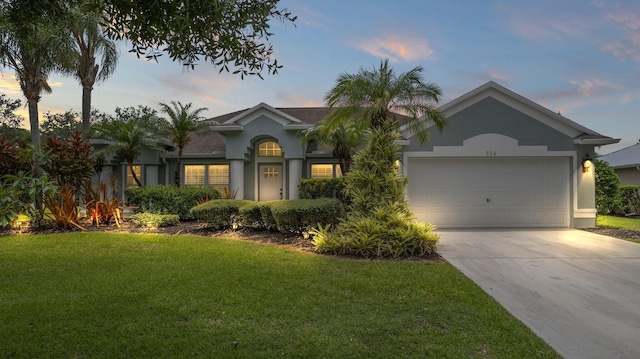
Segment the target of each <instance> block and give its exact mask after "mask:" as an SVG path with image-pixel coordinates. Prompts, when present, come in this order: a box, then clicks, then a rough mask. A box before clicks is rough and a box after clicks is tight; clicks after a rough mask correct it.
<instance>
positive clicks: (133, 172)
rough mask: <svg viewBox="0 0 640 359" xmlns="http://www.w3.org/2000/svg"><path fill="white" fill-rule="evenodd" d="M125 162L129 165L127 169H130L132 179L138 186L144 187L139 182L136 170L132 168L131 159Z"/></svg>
mask: <svg viewBox="0 0 640 359" xmlns="http://www.w3.org/2000/svg"><path fill="white" fill-rule="evenodd" d="M127 164H128V166H129V171H131V175H132V176H133V180H134V181H136V184H137V185H138V187H144V186H143V185H142V183H141V182H140V179H139V178H138V176H137V175H136V172H135V171H134V170H133V161H131V162H129V161H127ZM125 186H126V184H125Z"/></svg>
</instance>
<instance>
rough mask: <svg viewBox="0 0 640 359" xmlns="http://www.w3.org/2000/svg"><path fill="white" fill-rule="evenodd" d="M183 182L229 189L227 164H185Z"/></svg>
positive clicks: (190, 184) (186, 184) (187, 184)
mask: <svg viewBox="0 0 640 359" xmlns="http://www.w3.org/2000/svg"><path fill="white" fill-rule="evenodd" d="M184 184H185V186H211V187H215V188H217V189H223V188H226V189H229V165H227V164H223V165H185V166H184Z"/></svg>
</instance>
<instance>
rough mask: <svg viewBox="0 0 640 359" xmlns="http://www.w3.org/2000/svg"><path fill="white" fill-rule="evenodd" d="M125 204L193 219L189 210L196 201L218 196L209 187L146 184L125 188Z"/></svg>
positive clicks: (157, 212) (139, 208)
mask: <svg viewBox="0 0 640 359" xmlns="http://www.w3.org/2000/svg"><path fill="white" fill-rule="evenodd" d="M125 196H126V198H127V202H126V203H127V205H128V206H132V207H138V208H137V211H138V212H149V213H155V214H177V215H178V216H179V217H180V219H181V220H185V219H193V218H194V217H193V216H192V215H191V213H190V210H191V208H193V207H194V206H195V205H197V203H198V201H204V200H207V199H216V198H220V193H219V192H218V191H217V190H216V189H215V188H211V187H180V188H177V187H173V186H165V185H158V186H148V187H138V188H129V189H127V190H125Z"/></svg>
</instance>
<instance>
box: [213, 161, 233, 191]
mask: <svg viewBox="0 0 640 359" xmlns="http://www.w3.org/2000/svg"><path fill="white" fill-rule="evenodd" d="M208 173H209V186H212V187H215V188H217V189H227V190H228V189H229V165H209V169H208Z"/></svg>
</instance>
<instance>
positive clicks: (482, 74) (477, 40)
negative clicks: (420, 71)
mask: <svg viewBox="0 0 640 359" xmlns="http://www.w3.org/2000/svg"><path fill="white" fill-rule="evenodd" d="M280 7H285V8H288V9H289V10H290V11H291V12H292V13H293V14H294V15H297V16H298V20H297V21H296V23H295V24H296V25H295V26H293V25H291V24H282V23H279V22H277V21H275V22H273V27H272V30H273V32H274V33H275V35H274V36H273V37H271V39H270V40H271V42H272V44H273V45H274V48H275V55H276V58H277V59H278V62H279V63H281V64H282V65H284V68H283V69H281V70H280V72H279V74H277V75H275V76H270V75H265V76H264V80H260V79H258V78H245V79H244V80H241V79H240V77H239V76H236V75H231V74H227V73H222V74H219V73H218V69H217V68H215V67H214V66H213V65H211V64H207V63H202V64H199V65H198V66H196V69H195V70H193V71H184V70H183V68H182V66H181V65H180V64H177V63H172V62H171V61H170V59H169V58H168V57H167V56H163V57H161V58H160V61H159V63H155V62H147V61H145V60H142V59H137V58H136V57H135V55H132V54H131V53H128V52H127V50H128V49H129V47H128V44H126V43H122V46H121V57H120V63H119V66H118V69H117V71H116V73H115V75H114V76H112V77H111V78H110V79H109V80H107V81H106V82H104V83H101V84H98V85H97V86H95V87H94V91H93V106H94V107H95V108H97V109H99V110H100V111H102V112H107V113H113V111H114V109H115V108H116V107H117V106H120V107H126V106H136V105H146V106H150V107H153V108H156V109H158V108H159V106H158V103H159V102H169V101H172V100H176V101H181V102H182V103H188V102H193V105H194V106H195V107H207V108H208V111H206V112H204V114H205V115H207V116H217V115H221V114H225V113H228V112H232V111H237V110H241V109H244V108H249V107H253V106H255V105H257V104H258V103H260V102H265V103H267V104H269V105H271V106H274V107H301V106H323V105H324V102H323V98H324V94H325V93H326V92H327V91H328V90H329V89H330V88H331V87H332V86H333V84H334V83H335V80H336V78H337V77H338V75H340V74H341V73H343V72H346V73H355V72H357V71H358V69H359V68H360V67H361V66H364V67H367V68H372V67H374V66H377V65H379V63H380V60H381V59H385V58H388V59H389V60H390V61H391V64H392V66H393V67H394V68H395V69H396V71H397V72H404V71H408V70H410V69H412V68H414V67H416V66H422V67H424V69H425V73H424V76H425V79H427V80H428V81H432V82H435V83H437V84H438V85H439V86H440V87H441V88H442V90H443V92H444V97H443V99H442V101H441V104H444V103H446V102H448V101H451V100H453V99H454V98H456V97H458V96H460V95H462V94H464V93H466V92H468V91H470V90H472V89H474V88H476V87H478V86H480V85H482V84H484V83H485V82H487V81H490V80H493V81H496V82H498V83H499V84H501V85H503V86H505V87H507V88H509V89H511V90H513V91H515V92H517V93H519V94H520V95H523V96H525V97H527V98H529V99H531V100H533V101H535V102H537V103H539V104H541V105H543V106H545V107H547V108H549V109H551V110H552V111H554V112H560V113H561V114H562V115H563V116H565V117H568V118H570V119H572V120H573V121H576V122H578V123H580V124H582V125H584V126H586V127H588V128H591V129H593V130H595V131H598V132H600V133H602V134H604V135H607V136H612V137H615V138H621V139H622V141H621V143H620V144H619V145H611V146H606V147H603V148H601V149H600V150H598V152H600V153H607V152H611V151H613V150H615V149H619V148H621V147H626V146H629V145H632V144H634V143H636V142H638V139H640V121H639V118H638V117H639V116H638V115H639V114H640V1H636V0H627V1H608V0H593V1H590V0H539V1H520V0H495V1H494V0H450V1H429V0H423V1H403V0H398V1H393V2H392V1H377V0H348V1H345V0H342V1H335V0H323V1H314V0H282V1H281V2H280ZM13 75H14V73H13V71H12V70H10V69H6V68H5V69H3V70H2V73H1V74H0V76H1V77H0V92H2V93H5V94H7V95H8V96H9V97H12V98H21V99H22V96H21V93H20V91H19V88H18V84H17V82H16V81H15V79H14V77H13ZM50 84H51V85H52V87H53V93H52V94H51V95H45V96H43V98H42V100H41V102H40V109H41V113H44V112H46V111H50V112H54V113H55V112H64V111H66V110H69V109H73V110H76V111H80V107H81V94H82V89H81V88H80V86H79V85H78V84H77V82H76V80H74V79H72V78H66V77H62V76H59V75H54V76H52V77H51V78H50ZM24 115H25V116H26V111H24ZM25 122H26V121H25ZM25 126H27V124H26V123H25Z"/></svg>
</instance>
